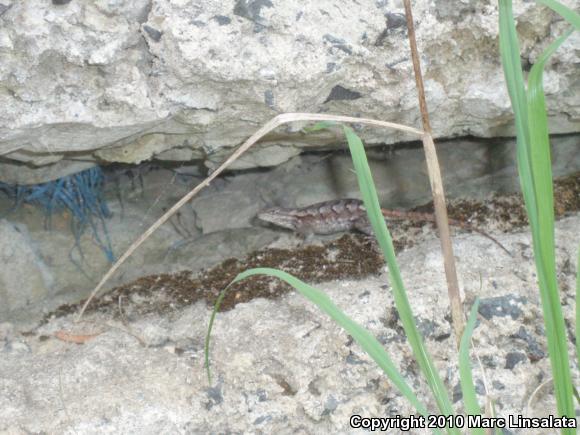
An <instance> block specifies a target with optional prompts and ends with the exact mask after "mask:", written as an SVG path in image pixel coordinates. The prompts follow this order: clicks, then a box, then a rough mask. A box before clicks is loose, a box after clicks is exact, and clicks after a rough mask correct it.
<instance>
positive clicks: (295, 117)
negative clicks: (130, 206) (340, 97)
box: [76, 113, 424, 322]
mask: <svg viewBox="0 0 580 435" xmlns="http://www.w3.org/2000/svg"><path fill="white" fill-rule="evenodd" d="M297 121H336V122H350V123H357V124H366V125H373V126H376V127H384V128H391V129H394V130H399V131H403V132H407V133H411V134H414V135H416V136H420V137H423V135H424V133H423V131H421V130H417V129H416V128H413V127H407V126H405V125H400V124H395V123H392V122H385V121H377V120H375V119H366V118H354V117H351V116H334V115H323V114H318V113H284V114H282V115H278V116H276V117H275V118H273V119H271V120H270V121H269V122H268V123H266V124H265V125H264V126H263V127H262V128H260V129H259V130H258V131H256V132H255V133H254V134H253V135H252V136H250V138H249V139H248V140H246V141H245V142H244V143H243V144H242V145H241V146H240V147H239V148H238V149H237V150H236V151H234V152H233V153H232V154H231V155H230V157H228V158H227V159H226V161H225V162H224V163H222V164H221V166H219V167H218V168H217V169H216V170H215V171H214V172H212V173H211V174H210V176H209V177H207V178H206V179H205V180H204V181H202V182H201V183H200V184H198V185H197V186H195V188H194V189H193V190H191V191H190V192H189V193H188V194H187V195H185V196H184V197H183V198H181V199H180V200H179V201H178V202H177V203H176V204H175V205H174V206H173V207H171V208H170V209H169V210H168V211H167V212H166V213H165V214H164V215H163V216H161V217H160V218H159V219H157V221H155V223H154V224H153V225H151V227H149V228H148V229H147V231H145V232H144V233H143V234H141V236H140V237H139V238H138V239H137V240H136V241H135V242H133V244H132V245H131V246H130V247H129V249H127V251H125V253H124V254H123V255H121V257H120V258H119V259H118V260H117V261H116V262H115V264H113V266H111V268H110V269H109V270H108V271H107V273H106V274H105V275H104V276H103V278H102V279H101V281H100V282H99V283H98V284H97V286H96V287H95V288H94V289H93V291H92V292H91V294H90V295H89V297H88V298H87V300H86V301H85V303H84V304H83V306H82V308H81V310H80V312H79V314H78V316H77V319H76V321H77V322H78V321H79V320H80V319H81V317H82V315H83V313H84V312H85V310H86V309H87V307H88V305H89V304H90V303H91V301H92V300H93V298H94V297H95V296H96V295H97V294H98V292H99V291H100V290H101V289H102V288H103V286H104V285H105V283H106V282H107V281H108V280H109V279H110V278H111V276H113V274H114V273H115V272H116V271H117V269H119V267H120V266H121V265H122V264H123V263H124V262H125V261H126V260H127V259H128V258H129V257H130V256H131V255H132V254H133V252H135V250H136V249H137V248H138V247H139V246H141V244H142V243H143V242H144V241H145V240H147V239H148V238H149V236H150V235H151V234H153V233H154V232H155V231H156V230H157V229H158V228H159V227H160V226H161V225H163V224H164V223H165V222H166V221H167V220H168V219H169V218H170V217H171V216H172V215H173V214H174V213H175V212H177V210H179V209H180V208H181V207H182V206H183V205H184V204H185V203H186V202H188V201H189V200H191V198H193V197H194V196H195V195H196V194H197V193H199V192H200V191H201V190H202V189H203V188H204V187H206V186H209V184H210V183H211V182H212V181H213V180H214V179H215V178H216V177H217V176H218V175H219V174H221V173H222V172H223V171H224V170H225V169H226V168H227V167H228V166H230V165H231V164H232V163H233V162H234V161H235V160H237V159H238V158H239V157H240V156H241V155H242V154H244V153H245V152H246V151H247V150H248V149H249V148H250V147H251V146H252V145H254V144H255V143H256V142H257V141H259V140H260V139H261V138H262V137H264V136H265V135H266V134H268V133H269V132H270V131H272V130H274V129H275V128H277V127H278V126H280V125H282V124H287V123H290V122H297Z"/></svg>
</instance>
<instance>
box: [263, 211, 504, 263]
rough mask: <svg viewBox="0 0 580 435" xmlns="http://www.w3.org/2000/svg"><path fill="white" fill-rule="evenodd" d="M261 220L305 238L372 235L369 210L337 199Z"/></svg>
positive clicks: (416, 217) (424, 216) (406, 215)
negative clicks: (354, 232)
mask: <svg viewBox="0 0 580 435" xmlns="http://www.w3.org/2000/svg"><path fill="white" fill-rule="evenodd" d="M381 212H382V214H383V216H384V217H385V219H386V220H399V221H400V220H405V219H407V220H410V221H416V222H435V217H434V216H433V215H432V214H429V213H417V212H408V211H399V210H386V209H381ZM257 217H258V219H260V220H261V221H263V222H267V223H271V224H273V225H276V226H278V227H282V228H287V229H289V230H292V231H295V232H297V233H299V234H303V235H307V234H334V233H338V232H341V231H352V230H358V231H360V232H362V233H365V234H367V235H372V228H371V225H370V222H369V220H368V217H367V212H366V209H365V207H364V204H363V202H362V201H361V200H359V199H337V200H331V201H325V202H319V203H316V204H312V205H309V206H306V207H302V208H284V207H274V208H269V209H266V210H263V211H261V212H260V213H258V216H257ZM449 224H450V225H454V226H457V227H460V228H464V229H467V230H472V231H475V232H477V233H479V234H481V235H482V236H484V237H486V238H488V239H489V240H491V241H492V242H494V243H495V244H496V245H498V246H499V247H500V248H501V249H503V250H504V251H505V252H507V253H508V254H509V255H511V253H510V252H509V251H508V250H507V249H506V248H505V246H503V245H502V244H501V243H500V242H499V241H497V240H496V239H495V238H494V237H492V236H490V235H489V234H487V233H485V232H484V231H482V230H480V229H478V228H475V227H473V226H471V225H469V224H467V223H465V222H461V221H458V220H455V219H449Z"/></svg>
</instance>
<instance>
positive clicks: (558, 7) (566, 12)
mask: <svg viewBox="0 0 580 435" xmlns="http://www.w3.org/2000/svg"><path fill="white" fill-rule="evenodd" d="M536 3H540V4H542V5H544V6H547V7H549V8H550V9H552V10H553V11H555V12H556V13H557V14H559V15H560V16H561V17H562V18H564V19H565V20H566V21H568V22H569V23H570V24H572V25H573V26H574V27H575V28H576V30H580V15H578V14H577V13H576V12H574V11H573V10H572V9H570V8H569V7H567V6H565V5H563V4H562V3H559V2H557V1H555V0H536Z"/></svg>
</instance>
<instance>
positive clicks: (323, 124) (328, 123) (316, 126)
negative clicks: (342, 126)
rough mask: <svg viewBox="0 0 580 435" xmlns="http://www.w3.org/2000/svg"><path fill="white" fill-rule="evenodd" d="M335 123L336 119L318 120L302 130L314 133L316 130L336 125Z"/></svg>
mask: <svg viewBox="0 0 580 435" xmlns="http://www.w3.org/2000/svg"><path fill="white" fill-rule="evenodd" d="M335 125H336V122H335V121H318V122H317V123H315V124H313V125H308V126H306V127H304V128H303V129H302V131H304V132H305V133H314V132H315V131H320V130H326V129H327V128H330V127H334V126H335Z"/></svg>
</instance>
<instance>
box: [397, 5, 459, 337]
mask: <svg viewBox="0 0 580 435" xmlns="http://www.w3.org/2000/svg"><path fill="white" fill-rule="evenodd" d="M403 3H404V5H405V15H406V17H407V29H408V32H409V43H410V45H411V58H412V59H413V69H414V70H415V82H416V85H417V93H418V97H419V107H420V109H421V118H422V120H423V130H425V133H426V134H425V135H424V136H423V149H424V151H425V159H426V161H427V170H428V172H429V181H430V183H431V191H432V193H433V204H434V206H435V219H436V222H437V228H438V229H439V240H440V241H441V250H442V251H443V264H444V267H445V278H446V279H447V291H448V294H449V301H450V305H451V319H452V321H453V329H454V331H455V340H456V344H457V347H458V348H459V343H460V341H461V335H462V334H463V328H464V318H463V309H462V307H461V296H460V294H459V283H458V282H457V270H456V268H455V258H454V257H453V245H452V244H451V235H450V231H449V219H448V217H447V207H446V205H445V191H444V189H443V181H442V180H441V170H440V168H439V161H438V159H437V152H436V151H435V144H434V143H433V137H432V131H431V124H430V122H429V112H428V111H427V101H426V99H425V88H424V86H423V75H422V74H421V63H420V62H419V54H418V51H417V41H416V39H415V27H414V25H413V12H412V10H411V1H410V0H404V1H403Z"/></svg>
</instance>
